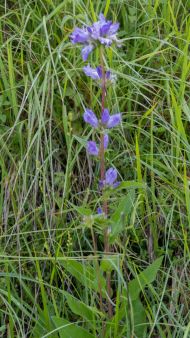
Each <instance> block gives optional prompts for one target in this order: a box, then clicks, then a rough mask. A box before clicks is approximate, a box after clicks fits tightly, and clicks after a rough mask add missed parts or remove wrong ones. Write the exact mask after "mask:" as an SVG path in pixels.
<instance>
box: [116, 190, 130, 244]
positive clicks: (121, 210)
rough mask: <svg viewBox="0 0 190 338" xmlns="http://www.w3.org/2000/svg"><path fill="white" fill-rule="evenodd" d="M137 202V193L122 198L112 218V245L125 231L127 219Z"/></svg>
mask: <svg viewBox="0 0 190 338" xmlns="http://www.w3.org/2000/svg"><path fill="white" fill-rule="evenodd" d="M134 200H135V191H134V190H132V191H130V192H129V193H128V194H127V196H124V197H123V198H121V200H120V203H119V205H118V207H117V209H116V211H115V213H114V214H113V215H112V217H111V224H112V225H111V234H110V243H113V242H114V240H115V239H116V238H117V236H118V235H119V234H120V232H121V231H123V230H124V226H125V223H126V217H127V216H129V214H130V213H131V210H132V207H133V205H134Z"/></svg>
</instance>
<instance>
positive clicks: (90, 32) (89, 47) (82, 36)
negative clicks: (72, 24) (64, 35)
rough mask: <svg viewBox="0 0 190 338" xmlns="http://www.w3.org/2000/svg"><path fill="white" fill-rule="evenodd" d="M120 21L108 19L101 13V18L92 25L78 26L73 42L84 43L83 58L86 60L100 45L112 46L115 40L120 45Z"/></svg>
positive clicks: (72, 37) (74, 32) (73, 34)
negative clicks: (118, 33) (118, 34)
mask: <svg viewBox="0 0 190 338" xmlns="http://www.w3.org/2000/svg"><path fill="white" fill-rule="evenodd" d="M118 29H119V23H118V22H115V23H113V22H112V21H107V20H106V19H105V17H104V15H103V14H100V15H99V20H98V21H97V22H94V23H93V24H92V25H91V26H85V27H83V28H78V27H76V28H75V30H74V31H73V33H72V34H71V42H72V43H73V44H76V43H80V44H82V45H83V49H82V58H83V60H84V61H86V60H87V59H88V56H89V54H90V53H91V52H92V51H93V49H94V48H95V47H96V46H97V45H98V44H101V45H105V46H111V44H112V43H113V42H115V43H116V44H117V45H119V40H118V39H117V35H116V33H117V31H118Z"/></svg>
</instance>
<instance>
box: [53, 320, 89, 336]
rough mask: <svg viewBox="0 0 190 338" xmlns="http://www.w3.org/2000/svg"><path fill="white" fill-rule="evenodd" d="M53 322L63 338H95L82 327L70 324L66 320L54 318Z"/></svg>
mask: <svg viewBox="0 0 190 338" xmlns="http://www.w3.org/2000/svg"><path fill="white" fill-rule="evenodd" d="M52 320H53V323H54V325H55V327H56V329H58V331H59V335H60V337H61V338H95V337H94V336H93V335H92V334H91V333H89V332H88V331H86V330H85V329H83V328H82V327H80V326H78V325H76V324H74V323H70V322H69V321H68V320H66V319H63V318H59V317H52ZM52 333H53V332H52Z"/></svg>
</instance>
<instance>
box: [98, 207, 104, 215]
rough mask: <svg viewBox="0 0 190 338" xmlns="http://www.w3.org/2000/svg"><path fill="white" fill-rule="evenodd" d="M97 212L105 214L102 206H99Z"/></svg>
mask: <svg viewBox="0 0 190 338" xmlns="http://www.w3.org/2000/svg"><path fill="white" fill-rule="evenodd" d="M97 213H98V215H101V214H103V210H102V208H100V207H99V208H98V209H97Z"/></svg>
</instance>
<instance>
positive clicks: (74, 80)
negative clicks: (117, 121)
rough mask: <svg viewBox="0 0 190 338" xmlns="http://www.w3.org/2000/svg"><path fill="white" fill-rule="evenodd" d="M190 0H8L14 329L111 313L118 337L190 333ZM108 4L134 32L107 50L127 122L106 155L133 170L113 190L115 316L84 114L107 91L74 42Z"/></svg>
mask: <svg viewBox="0 0 190 338" xmlns="http://www.w3.org/2000/svg"><path fill="white" fill-rule="evenodd" d="M189 8H190V2H189V0H179V1H176V0H167V1H166V0H155V1H151V0H142V1H140V0H107V1H106V0H104V1H102V0H96V1H93V0H86V1H82V0H75V1H71V0H64V1H60V0H33V1H31V0H17V1H15V0H12V1H6V0H5V1H4V2H1V4H0V74H1V76H0V108H1V109H0V184H1V185H0V231H1V242H0V261H1V263H0V264H1V269H0V332H1V334H2V336H4V337H64V338H67V337H87V338H88V337H89V338H90V337H91V338H93V337H102V321H104V322H105V323H106V325H105V337H114V338H116V337H117V338H118V337H138V338H141V337H155V338H156V337H172V338H173V337H179V338H181V337H184V338H185V337H188V336H189V334H190V333H189V332H190V325H189V322H190V313H189V294H190V289H189V257H190V256H189V227H190V191H189V179H190V169H189V168H190V167H189V165H190V155H189V154H190V137H189V126H190V125H189V124H190V100H189V94H190V87H189V71H190V59H189V41H190V17H189ZM100 11H103V12H105V14H107V17H109V18H111V19H113V20H117V21H119V22H120V24H121V29H120V38H121V39H123V45H122V47H121V48H120V49H118V50H115V49H113V50H110V51H109V52H108V59H109V64H108V66H109V67H110V68H113V69H114V71H115V72H116V74H117V76H118V80H117V83H116V85H115V87H114V88H111V89H110V91H109V93H108V100H109V106H110V107H112V110H113V111H117V109H119V110H120V111H121V112H122V116H123V123H122V128H118V130H117V132H115V133H114V132H113V135H112V137H111V139H112V140H113V141H112V145H111V149H112V150H110V151H109V152H108V155H107V156H108V161H109V163H110V165H115V166H116V167H117V168H118V170H119V173H120V176H121V177H120V179H121V180H123V181H124V183H123V186H122V189H118V190H117V192H116V194H115V195H112V197H111V204H110V212H111V214H112V219H111V221H112V226H113V228H112V230H113V233H112V242H113V246H114V252H113V256H111V257H110V259H109V261H108V260H106V259H102V261H101V271H102V272H101V278H102V279H101V285H102V290H103V293H106V288H105V278H104V273H103V272H104V271H106V270H111V271H112V289H113V298H112V300H113V303H114V317H113V319H111V320H108V319H107V318H106V316H105V314H103V313H101V312H100V310H99V304H98V297H97V290H98V286H97V271H96V263H97V260H96V257H94V256H93V246H92V238H91V233H90V227H89V222H90V221H89V220H90V218H89V214H91V213H95V212H96V208H97V206H98V204H99V195H98V192H97V180H96V178H95V177H97V173H98V170H99V167H98V164H97V163H96V162H95V161H92V160H91V159H90V158H89V157H88V156H87V154H86V151H85V142H86V140H87V139H88V137H89V129H88V128H86V127H85V125H84V123H83V121H82V113H83V109H84V107H85V106H91V107H92V108H94V109H95V108H96V107H98V105H99V102H98V93H97V96H96V95H92V86H93V84H92V83H90V82H89V81H87V80H86V77H85V75H83V72H82V67H83V66H84V64H83V62H82V61H81V56H80V50H79V49H77V48H76V47H75V46H73V45H71V43H70V41H69V35H70V33H71V32H72V29H73V27H74V26H75V25H77V26H80V25H82V24H83V23H85V22H90V21H92V20H95V18H96V15H97V14H99V12H100ZM97 57H98V56H97ZM96 64H97V60H94V65H96ZM89 209H90V210H91V211H89ZM83 215H85V216H86V217H85V218H84V217H83ZM93 226H94V227H95V228H96V233H97V234H98V233H99V232H100V231H99V229H100V226H101V225H100V224H98V222H96V221H95V223H94V225H93ZM98 239H99V240H98V250H99V255H100V257H102V256H103V252H102V249H103V245H102V239H101V232H100V235H99V236H98ZM142 271H143V272H142Z"/></svg>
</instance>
